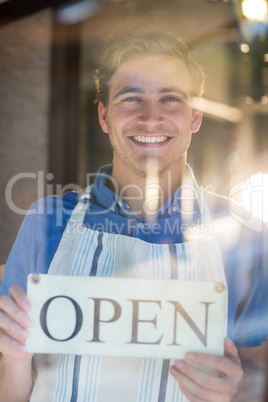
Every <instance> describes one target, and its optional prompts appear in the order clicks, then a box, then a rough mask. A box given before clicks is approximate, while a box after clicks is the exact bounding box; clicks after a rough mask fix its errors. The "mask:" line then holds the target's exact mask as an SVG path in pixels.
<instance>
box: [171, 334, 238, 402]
mask: <svg viewBox="0 0 268 402" xmlns="http://www.w3.org/2000/svg"><path fill="white" fill-rule="evenodd" d="M185 357H186V359H187V361H186V360H175V362H174V365H173V366H172V367H171V368H170V373H171V374H172V375H173V376H174V377H175V378H176V380H177V382H178V384H179V386H180V388H181V390H182V392H183V393H184V394H185V395H186V396H187V398H188V399H189V400H190V401H192V402H194V401H198V402H199V401H213V402H214V401H217V402H218V401H219V402H225V401H231V400H232V397H233V396H234V395H235V394H236V393H237V390H238V387H239V383H240V381H241V379H242V376H243V371H242V368H241V363H240V359H239V357H238V352H237V349H236V347H235V345H234V343H233V342H232V341H231V340H230V339H228V338H226V340H225V356H215V355H208V354H205V353H198V352H189V353H187V354H186V356H185ZM192 363H193V364H192ZM199 365H201V366H206V367H208V368H210V369H211V370H210V371H209V372H208V371H204V369H201V368H200V367H199ZM215 372H217V373H218V374H219V375H217V376H215V375H214V373H215Z"/></svg>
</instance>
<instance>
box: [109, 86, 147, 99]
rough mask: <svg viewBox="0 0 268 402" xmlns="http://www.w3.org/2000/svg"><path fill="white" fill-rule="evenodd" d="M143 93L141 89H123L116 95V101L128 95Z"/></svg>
mask: <svg viewBox="0 0 268 402" xmlns="http://www.w3.org/2000/svg"><path fill="white" fill-rule="evenodd" d="M143 92H144V91H143V90H142V89H141V88H139V87H125V88H123V89H120V91H118V92H116V94H115V95H114V99H116V98H118V97H119V96H121V95H125V94H127V93H136V94H141V93H143Z"/></svg>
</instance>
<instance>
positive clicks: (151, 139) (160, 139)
mask: <svg viewBox="0 0 268 402" xmlns="http://www.w3.org/2000/svg"><path fill="white" fill-rule="evenodd" d="M133 138H134V140H135V141H137V142H146V143H150V144H153V143H155V142H164V141H166V140H167V139H168V137H165V136H161V137H159V136H158V137H149V136H146V137H144V136H141V135H138V136H137V137H133Z"/></svg>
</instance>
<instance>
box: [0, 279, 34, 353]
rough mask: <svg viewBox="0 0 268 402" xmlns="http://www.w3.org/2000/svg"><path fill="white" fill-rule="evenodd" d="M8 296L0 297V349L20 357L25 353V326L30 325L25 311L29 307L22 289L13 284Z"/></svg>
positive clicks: (26, 332)
mask: <svg viewBox="0 0 268 402" xmlns="http://www.w3.org/2000/svg"><path fill="white" fill-rule="evenodd" d="M9 291H10V296H7V295H3V296H1V297H0V351H1V352H2V353H3V354H5V355H7V356H9V357H12V358H13V359H22V358H23V357H24V356H25V355H26V352H25V339H26V338H27V336H28V331H27V328H29V327H30V325H31V320H30V319H29V317H28V315H27V312H28V311H29V310H30V309H31V305H30V302H29V300H28V299H27V295H26V293H25V292H24V290H23V289H22V288H21V287H20V286H18V285H14V286H12V287H11V288H10V290H9Z"/></svg>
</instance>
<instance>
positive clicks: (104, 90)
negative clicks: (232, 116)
mask: <svg viewBox="0 0 268 402" xmlns="http://www.w3.org/2000/svg"><path fill="white" fill-rule="evenodd" d="M162 54H163V55H171V56H174V57H177V58H179V59H180V60H182V61H183V62H184V63H185V65H186V67H187V68H188V70H189V72H190V74H191V77H192V81H193V90H192V93H193V94H194V95H196V96H202V94H203V88H204V73H203V70H202V68H201V67H200V66H199V64H198V63H197V62H196V61H195V60H194V59H193V57H192V55H191V53H190V51H189V48H188V46H187V45H186V43H185V42H183V41H182V40H181V39H179V38H176V37H175V36H171V35H165V34H159V33H155V32H144V33H139V34H130V35H128V36H126V37H124V38H122V39H119V40H117V41H115V42H114V43H113V44H112V45H111V46H110V47H109V48H108V49H107V50H106V53H105V54H104V56H103V58H102V61H101V65H100V68H99V69H98V70H96V74H95V82H96V87H97V100H98V101H99V102H102V103H103V104H104V106H107V105H108V102H109V91H110V80H111V78H112V76H113V74H114V73H115V71H116V70H117V69H118V67H119V66H120V65H121V64H122V63H123V62H124V61H126V60H127V59H128V58H130V57H132V56H135V55H137V56H147V55H162Z"/></svg>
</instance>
